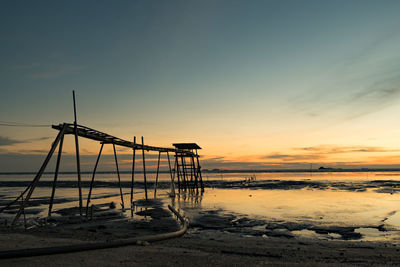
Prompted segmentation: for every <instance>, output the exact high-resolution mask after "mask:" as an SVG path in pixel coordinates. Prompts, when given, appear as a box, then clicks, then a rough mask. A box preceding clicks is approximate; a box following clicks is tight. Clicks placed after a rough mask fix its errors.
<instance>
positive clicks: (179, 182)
mask: <svg viewBox="0 0 400 267" xmlns="http://www.w3.org/2000/svg"><path fill="white" fill-rule="evenodd" d="M175 173H176V177H177V178H178V193H179V194H180V193H181V179H180V177H179V163H178V156H177V154H176V153H175ZM175 173H174V174H175Z"/></svg>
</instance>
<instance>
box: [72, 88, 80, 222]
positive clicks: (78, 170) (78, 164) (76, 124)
mask: <svg viewBox="0 0 400 267" xmlns="http://www.w3.org/2000/svg"><path fill="white" fill-rule="evenodd" d="M72 97H73V100H74V134H75V152H76V170H77V172H78V192H79V215H80V216H82V185H81V163H80V158H79V143H78V123H77V120H76V102H75V91H72Z"/></svg>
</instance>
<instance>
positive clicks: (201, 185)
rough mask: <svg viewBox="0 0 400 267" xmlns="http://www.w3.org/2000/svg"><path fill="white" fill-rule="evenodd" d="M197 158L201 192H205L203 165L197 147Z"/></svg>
mask: <svg viewBox="0 0 400 267" xmlns="http://www.w3.org/2000/svg"><path fill="white" fill-rule="evenodd" d="M196 159H197V171H198V175H199V180H200V187H201V193H203V192H204V184H203V177H202V175H201V167H200V161H199V154H197V149H196Z"/></svg>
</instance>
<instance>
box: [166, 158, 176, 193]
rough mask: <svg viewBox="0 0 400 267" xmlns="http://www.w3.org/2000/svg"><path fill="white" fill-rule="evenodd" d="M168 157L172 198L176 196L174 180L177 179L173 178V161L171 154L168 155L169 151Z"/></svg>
mask: <svg viewBox="0 0 400 267" xmlns="http://www.w3.org/2000/svg"><path fill="white" fill-rule="evenodd" d="M167 157H168V167H169V176H170V177H171V195H172V196H175V181H174V178H175V177H173V176H172V170H171V160H170V158H169V153H168V151H167Z"/></svg>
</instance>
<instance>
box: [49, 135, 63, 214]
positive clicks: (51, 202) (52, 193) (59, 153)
mask: <svg viewBox="0 0 400 267" xmlns="http://www.w3.org/2000/svg"><path fill="white" fill-rule="evenodd" d="M63 143H64V135H62V136H61V140H60V145H59V146H58V156H57V163H56V170H55V173H54V181H53V189H52V190H51V197H50V203H49V213H48V216H51V209H52V208H53V201H54V194H55V192H56V184H57V178H58V170H59V168H60V161H61V154H62V147H63Z"/></svg>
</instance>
